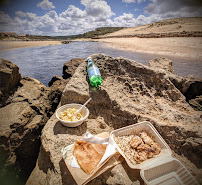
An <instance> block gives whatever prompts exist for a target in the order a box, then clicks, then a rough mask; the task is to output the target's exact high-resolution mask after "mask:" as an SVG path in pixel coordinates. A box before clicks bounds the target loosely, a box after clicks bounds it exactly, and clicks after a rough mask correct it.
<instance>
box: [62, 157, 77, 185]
mask: <svg viewBox="0 0 202 185" xmlns="http://www.w3.org/2000/svg"><path fill="white" fill-rule="evenodd" d="M59 166H60V171H61V177H62V184H63V185H69V184H72V185H74V184H75V185H76V182H75V180H74V178H73V177H72V175H71V173H70V171H69V170H68V168H67V166H66V164H65V161H64V159H61V160H60V162H59Z"/></svg>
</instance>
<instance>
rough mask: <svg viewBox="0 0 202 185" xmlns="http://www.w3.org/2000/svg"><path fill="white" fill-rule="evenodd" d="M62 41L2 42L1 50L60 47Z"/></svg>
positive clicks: (0, 44) (0, 43)
mask: <svg viewBox="0 0 202 185" xmlns="http://www.w3.org/2000/svg"><path fill="white" fill-rule="evenodd" d="M58 44H61V41H1V42H0V50H6V49H16V48H25V47H38V46H49V45H58Z"/></svg>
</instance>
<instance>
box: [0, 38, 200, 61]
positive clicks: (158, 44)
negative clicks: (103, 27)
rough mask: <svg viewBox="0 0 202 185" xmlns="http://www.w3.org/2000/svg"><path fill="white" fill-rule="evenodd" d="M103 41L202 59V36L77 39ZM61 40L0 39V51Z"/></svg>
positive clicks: (120, 47) (147, 51) (130, 48)
mask: <svg viewBox="0 0 202 185" xmlns="http://www.w3.org/2000/svg"><path fill="white" fill-rule="evenodd" d="M74 41H80V42H82V41H89V42H99V43H103V44H104V45H105V46H106V47H111V48H114V49H118V50H125V51H132V52H140V53H145V54H159V55H164V56H172V57H180V58H189V59H192V60H199V61H202V54H201V53H202V37H171V38H170V37H165V38H137V37H132V38H102V39H75V40H74ZM59 44H62V43H61V41H0V51H2V50H8V49H17V48H26V47H40V46H49V45H59Z"/></svg>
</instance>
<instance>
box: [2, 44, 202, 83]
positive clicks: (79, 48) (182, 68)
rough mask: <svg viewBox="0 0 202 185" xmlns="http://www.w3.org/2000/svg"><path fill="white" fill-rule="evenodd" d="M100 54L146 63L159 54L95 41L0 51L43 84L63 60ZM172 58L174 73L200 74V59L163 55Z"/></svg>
mask: <svg viewBox="0 0 202 185" xmlns="http://www.w3.org/2000/svg"><path fill="white" fill-rule="evenodd" d="M95 53H104V54H106V55H109V56H112V57H120V56H122V57H124V58H128V59H132V60H135V61H136V62H139V63H142V64H145V65H147V63H148V61H149V60H151V59H154V58H156V57H160V56H162V55H157V54H145V53H138V52H131V51H123V50H117V49H113V48H109V47H106V46H105V44H103V43H99V42H73V43H71V44H62V45H53V46H41V47H29V48H19V49H10V50H3V51H0V57H1V58H4V59H7V60H10V61H11V62H13V63H15V64H16V65H18V67H19V68H20V73H21V74H22V76H28V77H32V78H36V79H38V80H39V81H41V82H42V83H43V84H45V85H46V86H47V85H48V82H49V81H50V80H51V79H52V77H53V76H55V75H60V76H62V68H63V65H64V63H66V62H68V61H70V60H71V59H72V58H87V57H88V56H89V55H91V54H95ZM167 58H169V59H170V60H172V61H173V68H174V71H175V74H177V75H179V76H187V75H195V76H201V77H202V61H196V60H190V59H185V58H177V57H167Z"/></svg>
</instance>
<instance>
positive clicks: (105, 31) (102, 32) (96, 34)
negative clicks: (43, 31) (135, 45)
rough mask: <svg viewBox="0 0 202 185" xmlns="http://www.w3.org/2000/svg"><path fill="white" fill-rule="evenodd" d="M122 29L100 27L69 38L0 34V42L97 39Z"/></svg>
mask: <svg viewBox="0 0 202 185" xmlns="http://www.w3.org/2000/svg"><path fill="white" fill-rule="evenodd" d="M123 28H124V27H100V28H96V29H95V30H94V31H89V32H86V33H83V34H79V35H70V36H42V35H30V34H26V36H17V35H16V36H8V35H6V34H4V33H1V34H0V40H22V41H31V40H36V41H38V40H73V39H80V38H97V37H99V36H100V35H105V34H108V33H113V32H115V31H119V30H121V29H123Z"/></svg>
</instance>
